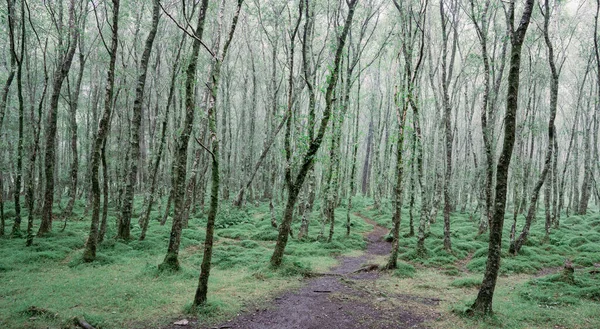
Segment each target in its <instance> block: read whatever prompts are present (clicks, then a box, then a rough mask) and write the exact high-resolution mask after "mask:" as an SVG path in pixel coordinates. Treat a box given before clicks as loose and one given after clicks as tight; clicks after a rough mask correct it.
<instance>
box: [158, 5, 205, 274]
mask: <svg viewBox="0 0 600 329" xmlns="http://www.w3.org/2000/svg"><path fill="white" fill-rule="evenodd" d="M207 10H208V0H202V2H201V4H200V9H199V11H198V23H197V26H196V30H195V31H194V35H193V39H194V42H193V45H192V53H191V55H190V58H189V62H188V66H187V70H186V79H185V118H184V122H183V127H182V130H181V133H180V135H179V137H178V139H177V143H176V145H175V159H174V161H173V166H172V178H171V180H172V190H171V195H172V199H173V204H174V206H173V210H174V216H173V225H172V226H171V234H170V236H169V246H168V248H167V254H166V256H165V259H164V260H163V262H162V264H160V266H159V268H161V269H165V270H179V257H178V256H179V243H180V242H181V230H182V217H183V201H184V194H185V180H186V173H187V156H188V154H187V150H188V143H189V140H190V135H191V133H192V126H193V124H194V116H195V112H196V106H195V96H194V92H195V85H196V68H197V66H198V54H199V52H200V46H201V40H202V36H203V34H204V23H205V20H206V11H207ZM168 208H169V207H167V209H165V211H166V212H168V211H169V209H168ZM161 224H162V223H161Z"/></svg>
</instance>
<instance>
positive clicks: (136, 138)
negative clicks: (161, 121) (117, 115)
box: [117, 0, 160, 240]
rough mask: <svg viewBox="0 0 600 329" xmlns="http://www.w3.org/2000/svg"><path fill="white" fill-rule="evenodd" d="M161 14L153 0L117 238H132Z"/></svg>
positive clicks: (156, 1)
mask: <svg viewBox="0 0 600 329" xmlns="http://www.w3.org/2000/svg"><path fill="white" fill-rule="evenodd" d="M159 14H160V1H159V0H153V6H152V27H151V28H150V32H149V33H148V37H147V38H146V43H145V45H144V52H143V53H142V59H141V61H140V75H139V76H138V80H137V84H136V88H135V100H134V101H133V119H132V122H131V137H130V138H131V140H130V143H129V149H130V152H131V155H130V157H129V174H128V175H127V185H126V187H125V197H124V200H123V208H122V212H121V221H120V222H119V223H120V225H119V227H118V228H117V239H123V240H129V239H130V224H131V216H132V212H133V209H132V208H133V197H134V188H135V181H136V177H137V174H138V163H139V162H140V126H141V124H142V105H143V102H144V88H145V86H146V74H147V72H148V62H149V61H150V53H151V52H152V45H153V44H154V38H155V37H156V30H157V28H158V16H159Z"/></svg>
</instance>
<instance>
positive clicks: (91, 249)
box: [83, 0, 120, 262]
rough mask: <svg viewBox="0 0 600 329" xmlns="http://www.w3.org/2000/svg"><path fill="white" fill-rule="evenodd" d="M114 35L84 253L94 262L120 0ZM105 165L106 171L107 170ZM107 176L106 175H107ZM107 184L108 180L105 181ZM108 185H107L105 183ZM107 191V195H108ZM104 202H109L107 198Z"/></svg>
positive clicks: (94, 155)
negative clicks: (90, 217)
mask: <svg viewBox="0 0 600 329" xmlns="http://www.w3.org/2000/svg"><path fill="white" fill-rule="evenodd" d="M112 4H113V8H112V24H111V29H112V37H111V45H110V48H109V56H110V61H109V64H108V71H107V72H106V93H105V94H104V113H103V114H102V118H101V119H100V123H99V124H98V131H97V132H96V138H95V140H94V149H93V152H92V163H91V167H92V171H91V179H92V188H91V198H92V223H91V226H90V234H89V236H88V239H87V242H86V243H85V251H84V253H83V260H84V261H85V262H93V261H94V260H95V259H96V248H97V245H98V224H99V222H100V181H99V179H98V172H99V167H100V162H101V154H100V153H101V151H102V149H103V145H104V144H105V141H106V138H107V136H108V132H109V130H110V116H111V110H112V102H113V93H114V85H115V63H116V61H117V47H118V45H119V44H118V37H119V6H120V0H112ZM106 170H107V169H106V166H104V171H106ZM105 177H106V175H105ZM105 184H106V182H105ZM105 186H106V185H105ZM106 192H107V191H105V195H106ZM104 202H107V200H105V201H104Z"/></svg>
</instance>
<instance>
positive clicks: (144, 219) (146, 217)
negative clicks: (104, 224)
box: [139, 35, 185, 241]
mask: <svg viewBox="0 0 600 329" xmlns="http://www.w3.org/2000/svg"><path fill="white" fill-rule="evenodd" d="M184 40H185V35H184V36H182V38H181V42H180V43H179V48H178V49H177V55H176V56H175V62H174V63H173V68H172V70H171V71H172V75H171V84H170V87H169V96H168V97H167V105H166V106H165V114H164V116H163V120H162V124H161V132H160V142H159V144H158V151H157V152H156V156H155V158H154V162H153V165H152V166H153V167H152V170H151V172H150V190H149V191H148V194H146V200H144V205H145V206H146V207H145V209H144V211H143V212H142V214H141V215H140V220H139V221H140V226H141V227H142V232H141V233H140V241H142V240H144V239H145V238H146V231H147V230H148V223H149V221H150V211H152V205H153V203H154V194H155V192H156V182H157V180H158V169H159V168H160V160H161V159H162V154H163V150H164V148H165V142H166V140H167V125H168V123H169V111H170V109H171V103H172V102H173V96H174V93H175V80H176V78H177V71H178V68H179V57H180V55H181V49H182V48H183V42H184ZM170 206H171V197H170V196H169V200H168V201H167V211H166V212H165V213H168V211H169V210H168V209H169V208H170ZM165 222H166V217H165V220H164V221H162V220H161V222H160V223H161V225H164V224H165Z"/></svg>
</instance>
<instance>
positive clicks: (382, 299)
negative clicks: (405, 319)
mask: <svg viewBox="0 0 600 329" xmlns="http://www.w3.org/2000/svg"><path fill="white" fill-rule="evenodd" d="M384 300H385V298H383V297H379V298H377V301H378V302H383V301H384Z"/></svg>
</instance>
